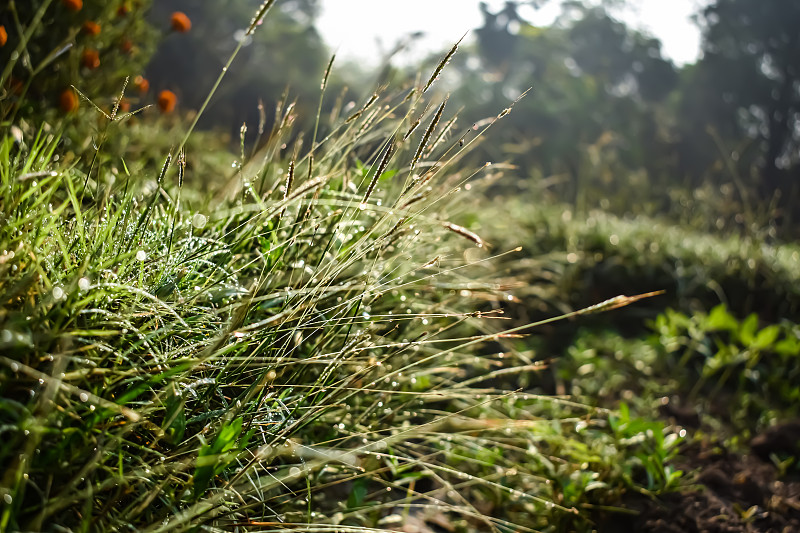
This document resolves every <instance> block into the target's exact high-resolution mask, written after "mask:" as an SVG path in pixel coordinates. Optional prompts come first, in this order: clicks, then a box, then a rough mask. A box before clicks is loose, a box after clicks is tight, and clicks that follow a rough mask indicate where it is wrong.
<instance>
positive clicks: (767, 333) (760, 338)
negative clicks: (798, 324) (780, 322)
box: [751, 325, 781, 350]
mask: <svg viewBox="0 0 800 533" xmlns="http://www.w3.org/2000/svg"><path fill="white" fill-rule="evenodd" d="M780 333H781V330H780V328H779V327H778V326H776V325H772V326H767V327H766V328H764V329H762V330H761V331H759V332H758V335H756V338H755V341H754V342H753V344H752V345H751V347H752V348H753V349H754V350H765V349H767V348H769V347H771V346H772V345H773V344H775V341H776V340H778V335H780Z"/></svg>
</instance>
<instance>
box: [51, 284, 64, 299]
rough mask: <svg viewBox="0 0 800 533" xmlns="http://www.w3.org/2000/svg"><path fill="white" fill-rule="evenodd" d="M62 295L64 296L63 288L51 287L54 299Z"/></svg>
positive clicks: (60, 297)
mask: <svg viewBox="0 0 800 533" xmlns="http://www.w3.org/2000/svg"><path fill="white" fill-rule="evenodd" d="M63 297H64V289H62V288H61V287H55V288H54V289H53V298H54V299H55V300H60V299H62V298H63Z"/></svg>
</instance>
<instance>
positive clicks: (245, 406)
mask: <svg viewBox="0 0 800 533" xmlns="http://www.w3.org/2000/svg"><path fill="white" fill-rule="evenodd" d="M270 5H271V2H268V3H267V4H265V7H264V8H263V9H262V10H261V11H259V14H258V15H257V17H256V19H254V22H253V24H251V28H250V29H249V30H248V31H253V30H254V29H255V26H256V25H257V22H258V20H257V19H260V18H261V17H262V16H263V15H264V13H262V11H264V12H266V11H267V10H268V8H269V7H270ZM448 57H449V56H448ZM440 70H441V68H437V70H436V71H435V72H436V73H437V74H438V72H439V71H440ZM432 82H433V77H431V80H430V81H429V82H428V84H427V85H425V86H424V89H428V88H429V87H430V85H431V83H432ZM323 86H324V83H323ZM422 89H423V85H418V86H416V87H415V88H411V89H410V92H407V93H405V94H403V95H400V96H392V95H384V94H382V93H376V94H375V95H374V96H373V97H370V98H368V99H366V100H365V101H364V102H362V103H361V104H360V105H357V106H356V107H355V111H354V112H352V113H351V114H349V115H346V114H344V113H340V114H334V115H333V116H332V118H331V121H330V123H327V122H326V121H324V120H323V119H322V116H321V115H320V116H318V117H317V122H318V124H317V127H316V128H315V137H316V132H317V131H318V132H319V138H313V139H312V141H311V142H310V143H308V144H306V143H304V142H303V135H302V133H297V132H293V131H292V123H293V121H294V120H295V114H294V112H293V109H294V106H293V104H292V103H291V102H289V101H284V102H281V103H279V104H278V108H277V112H276V121H275V124H274V126H273V128H272V130H271V131H267V132H265V134H264V139H265V142H264V144H263V146H262V147H261V148H260V150H259V151H258V152H256V153H254V154H253V155H252V156H251V157H249V158H247V157H244V158H243V161H242V162H241V163H242V164H241V165H239V167H238V171H237V172H236V174H235V175H234V176H233V177H232V178H231V179H229V180H228V182H227V183H223V184H220V185H219V186H218V187H217V190H216V191H215V192H216V194H215V195H214V196H209V195H205V196H203V195H201V194H200V193H198V192H196V191H192V190H190V189H189V188H188V187H185V186H184V184H185V183H186V182H188V180H187V179H186V178H187V176H186V175H185V174H186V173H187V172H188V170H187V164H186V162H187V156H186V154H185V153H184V152H183V151H182V150H178V149H177V148H176V149H174V150H172V151H171V152H170V153H166V154H165V161H164V163H163V166H161V168H160V169H158V168H155V169H153V168H151V169H150V171H149V172H147V171H144V170H143V171H142V172H141V173H137V174H130V173H129V172H126V169H127V166H124V165H123V166H122V167H121V170H120V169H119V168H117V167H114V166H112V163H110V162H108V159H106V158H102V157H90V158H88V159H87V160H86V161H84V160H82V159H80V160H74V159H70V160H69V161H70V162H69V163H68V164H66V163H65V162H64V160H63V159H60V158H59V157H58V156H59V149H60V145H59V140H60V136H59V133H58V130H57V129H53V128H50V127H47V126H45V125H42V127H41V128H40V130H39V134H38V135H36V136H35V138H34V139H32V140H29V141H28V142H27V143H26V144H22V143H19V142H17V140H16V139H15V137H14V136H13V135H12V134H11V133H9V132H8V131H5V132H4V135H3V137H2V141H1V144H0V181H1V185H2V192H1V193H0V211H1V212H2V217H3V218H2V223H1V224H0V302H2V307H0V348H1V350H0V432H2V436H3V437H2V440H0V465H2V467H1V468H0V471H2V480H1V481H0V492H1V493H2V494H0V498H1V499H2V511H1V512H0V530H9V531H12V530H25V531H34V530H47V531H66V530H73V531H103V530H115V531H185V530H192V531H199V530H206V531H212V530H213V531H220V530H236V531H256V530H257V531H271V530H284V529H303V530H315V531H333V530H336V531H356V530H358V531H363V530H365V529H363V528H365V527H366V528H382V527H384V526H387V525H389V524H395V523H399V522H403V521H408V520H411V519H413V518H414V517H416V516H417V515H418V514H419V513H423V512H426V510H429V509H435V510H436V512H437V513H446V514H447V515H448V517H449V519H450V520H452V521H454V523H463V524H467V523H470V524H473V526H475V525H476V524H477V526H476V527H480V528H481V529H488V530H495V531H498V530H507V529H508V528H507V527H506V525H507V524H508V522H506V518H494V517H492V514H493V513H491V512H489V511H490V507H487V506H485V505H484V506H483V507H482V508H479V505H478V504H480V502H481V500H476V499H475V498H474V497H472V496H469V497H468V496H467V493H468V492H469V491H472V490H473V489H474V488H475V487H477V486H482V487H484V489H483V490H485V491H488V492H489V493H491V494H494V496H493V498H494V499H495V500H497V499H498V498H499V499H501V500H502V499H504V498H511V499H512V500H513V501H515V502H516V503H515V505H516V508H515V513H516V514H517V515H519V516H524V515H529V516H530V517H531V518H529V520H528V522H529V523H531V524H533V523H534V522H535V520H534V519H533V518H532V517H533V516H535V515H536V514H537V513H538V512H541V511H543V510H544V509H550V510H552V509H553V508H559V506H554V504H553V503H552V502H549V501H546V500H545V499H544V498H543V497H542V496H541V495H538V494H537V493H536V491H535V490H530V491H528V489H533V488H534V487H536V486H541V487H545V486H546V483H545V482H544V481H542V480H541V479H538V478H534V477H530V478H528V479H527V481H526V482H525V483H524V486H525V487H527V488H526V489H525V490H524V491H523V490H520V489H519V488H512V487H511V486H509V484H508V483H507V482H506V481H505V479H506V477H507V475H508V472H507V470H508V469H509V468H511V467H512V466H513V464H514V462H515V461H516V459H515V457H522V456H524V455H525V453H526V452H525V450H524V449H523V448H520V449H517V448H516V445H514V448H513V450H514V453H513V454H512V453H509V458H508V459H504V457H503V455H502V453H498V452H497V451H491V452H490V454H493V456H492V459H491V461H489V460H488V459H486V458H483V459H481V458H480V457H479V456H480V455H481V454H485V453H487V450H495V447H496V446H510V444H508V443H506V442H505V441H506V440H507V439H508V438H509V434H510V433H509V432H510V431H511V430H512V429H513V428H518V429H514V431H516V432H517V433H518V435H517V437H520V436H522V435H521V434H519V432H520V431H522V432H523V433H524V432H525V431H529V430H530V427H532V426H531V425H530V424H527V425H526V424H518V423H516V421H511V420H509V419H508V418H507V417H503V416H500V415H497V416H492V417H489V418H487V417H486V413H487V412H491V411H490V410H491V406H492V404H493V403H494V402H496V401H499V400H502V399H503V398H505V397H506V393H503V392H499V391H495V390H494V389H492V388H476V385H479V384H483V383H482V381H483V380H482V379H481V378H480V377H479V376H480V375H481V374H485V373H486V372H488V371H489V370H490V369H492V370H496V369H497V368H499V367H503V366H505V365H506V364H508V363H511V364H513V363H515V362H516V359H515V356H513V355H512V354H507V355H506V356H505V359H502V357H503V356H501V358H497V357H495V356H492V357H488V356H481V355H479V354H480V353H481V351H480V350H478V348H479V347H480V346H481V345H482V344H484V343H487V342H489V341H492V342H493V343H494V344H495V345H496V344H497V343H498V342H500V341H501V340H502V339H501V337H500V335H499V334H498V333H496V331H497V328H495V327H494V326H493V324H492V322H496V320H495V319H496V318H497V317H495V316H493V315H492V314H491V313H490V314H489V315H488V316H485V315H482V314H481V313H479V312H477V311H476V309H478V304H477V303H476V302H477V301H478V300H481V299H486V298H489V299H491V298H494V296H491V295H492V294H493V293H495V292H496V291H497V290H498V289H499V287H497V286H496V285H495V284H493V283H491V282H489V281H485V280H484V281H482V276H483V274H482V271H483V270H484V269H483V268H482V267H481V265H483V264H484V263H485V261H486V260H487V254H486V252H485V243H484V242H483V241H482V240H481V238H480V237H479V236H478V235H477V234H475V233H474V232H472V231H470V230H469V229H467V228H466V227H463V226H462V225H459V224H457V223H455V222H453V220H454V218H453V217H457V216H458V204H459V199H460V197H461V195H462V194H464V192H463V191H462V189H461V186H462V185H463V184H464V183H465V182H467V181H469V180H471V179H477V178H479V176H476V175H475V174H476V173H477V172H478V171H481V169H477V171H475V172H473V171H472V170H469V169H461V168H458V159H459V156H460V154H461V153H462V148H460V147H459V146H458V145H459V143H458V141H457V140H451V141H452V142H451V141H448V136H447V135H445V134H444V133H443V132H442V131H441V129H439V128H438V122H439V119H440V118H442V115H443V112H444V103H443V100H442V99H441V98H439V99H438V100H437V97H436V96H433V97H431V98H433V101H432V102H428V101H426V100H423V98H422V92H423V90H422ZM436 105H438V106H439V107H438V110H437V111H436V112H435V114H434V113H431V111H430V110H431V109H432V108H433V107H432V106H436ZM419 118H424V120H425V121H427V122H428V123H429V124H430V126H429V127H428V129H427V130H426V131H424V132H421V133H416V134H413V135H412V134H409V135H406V136H405V139H404V138H403V135H404V134H405V133H406V132H407V130H408V128H409V125H410V124H411V123H413V122H414V121H415V120H417V119H419ZM451 124H452V123H451ZM261 126H262V127H263V125H261ZM448 127H449V126H448ZM111 134H116V135H125V122H124V120H123V121H121V122H120V124H119V125H118V128H117V129H116V130H114V131H112V132H111ZM430 139H437V142H438V144H434V143H431V142H429V141H430ZM184 142H185V139H184ZM167 149H168V147H164V150H165V152H166V151H167ZM98 150H102V147H99V148H98ZM243 156H244V153H243ZM189 157H191V155H190V156H189ZM245 160H246V161H245ZM189 161H191V160H190V159H189ZM412 168H413V171H412ZM475 264H477V265H478V266H477V267H476V266H475ZM484 351H485V350H484ZM487 353H488V352H487ZM476 376H477V377H478V378H477V379H476ZM489 377H491V376H489ZM487 409H489V411H487ZM519 428H521V429H519ZM456 444H457V445H458V447H459V448H463V451H461V452H459V454H460V461H461V462H465V463H464V465H463V466H461V467H459V468H454V467H452V466H448V462H449V461H450V459H449V458H450V457H451V455H452V447H453V446H455V445H456ZM520 454H521V455H520ZM487 469H488V470H489V471H490V475H488V476H487V475H484V476H482V477H474V476H473V475H471V474H470V473H468V472H470V471H475V472H483V471H485V470H487ZM484 473H485V472H484ZM513 475H518V474H517V472H516V471H515V472H514V473H513ZM518 486H522V485H518ZM498 501H499V500H498ZM562 511H563V512H567V513H570V512H571V511H567V510H566V509H562V510H561V511H560V512H562ZM495 514H498V516H500V515H501V514H502V513H495Z"/></svg>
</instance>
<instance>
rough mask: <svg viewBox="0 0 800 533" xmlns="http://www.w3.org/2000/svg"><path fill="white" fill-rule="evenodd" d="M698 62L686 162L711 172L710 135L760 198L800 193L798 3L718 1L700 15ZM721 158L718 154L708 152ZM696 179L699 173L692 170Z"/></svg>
mask: <svg viewBox="0 0 800 533" xmlns="http://www.w3.org/2000/svg"><path fill="white" fill-rule="evenodd" d="M699 22H700V24H701V26H702V27H703V58H702V59H701V60H700V61H699V62H698V64H697V65H695V66H694V67H693V68H691V69H689V70H688V71H687V73H686V76H685V79H684V84H683V89H682V97H681V100H682V103H681V109H682V113H681V121H682V122H683V124H684V125H685V126H684V128H683V134H682V136H683V149H682V153H683V157H684V161H685V163H686V164H687V166H695V165H698V164H699V165H703V164H705V165H708V164H709V163H712V162H713V159H712V160H709V159H710V158H709V156H708V154H707V153H706V154H704V153H703V152H707V151H708V150H709V148H710V146H709V142H708V141H706V142H703V143H695V142H694V141H693V138H695V139H696V137H695V136H693V135H690V134H689V133H690V132H691V131H695V132H696V131H706V130H709V131H711V132H712V133H713V134H714V135H716V136H717V142H718V143H720V142H721V143H723V144H724V145H725V146H727V147H728V150H726V151H727V153H725V154H723V157H729V158H731V159H732V160H733V162H734V163H735V164H736V168H737V169H738V172H739V173H741V174H743V175H744V176H747V177H750V178H751V179H752V180H753V181H757V183H752V185H758V186H759V189H760V191H761V194H762V198H764V199H765V200H769V198H770V197H771V196H772V195H773V193H774V192H775V191H776V190H780V189H783V190H784V192H790V189H792V188H795V189H796V188H797V185H798V176H799V175H800V30H798V28H800V2H794V1H790V2H787V1H785V0H715V1H714V2H713V3H711V4H710V5H708V6H707V7H706V8H705V9H704V10H703V11H702V12H701V14H700V16H699ZM713 151H714V152H717V153H719V150H713ZM695 171H696V172H697V171H701V169H695Z"/></svg>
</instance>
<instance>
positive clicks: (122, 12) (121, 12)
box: [117, 4, 131, 17]
mask: <svg viewBox="0 0 800 533" xmlns="http://www.w3.org/2000/svg"><path fill="white" fill-rule="evenodd" d="M130 11H131V8H130V7H128V4H120V5H119V7H118V8H117V16H118V17H124V16H126V15H127V14H128V13H130Z"/></svg>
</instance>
